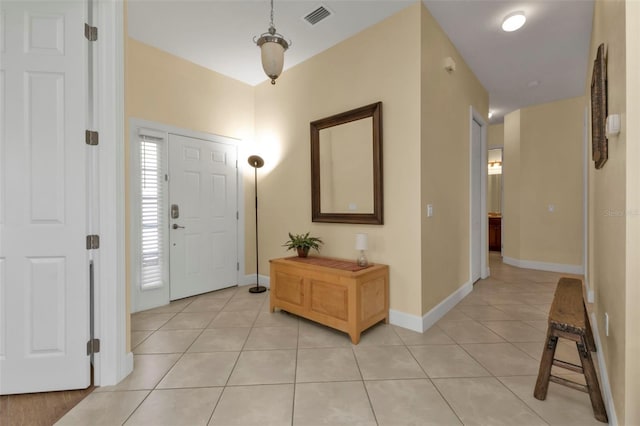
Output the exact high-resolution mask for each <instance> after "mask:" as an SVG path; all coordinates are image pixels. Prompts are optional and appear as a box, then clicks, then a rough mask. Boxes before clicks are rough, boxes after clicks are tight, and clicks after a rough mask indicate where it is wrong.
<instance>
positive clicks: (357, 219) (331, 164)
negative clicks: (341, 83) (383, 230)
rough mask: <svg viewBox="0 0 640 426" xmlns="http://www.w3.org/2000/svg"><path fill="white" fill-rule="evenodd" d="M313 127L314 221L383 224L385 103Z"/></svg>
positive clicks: (321, 121) (325, 120)
mask: <svg viewBox="0 0 640 426" xmlns="http://www.w3.org/2000/svg"><path fill="white" fill-rule="evenodd" d="M310 127H311V220H312V221H313V222H330V223H366V224H372V225H382V224H383V223H384V220H383V201H382V200H383V191H382V102H376V103H374V104H371V105H366V106H363V107H360V108H356V109H354V110H351V111H347V112H343V113H340V114H336V115H332V116H330V117H326V118H323V119H320V120H315V121H313V122H311V123H310Z"/></svg>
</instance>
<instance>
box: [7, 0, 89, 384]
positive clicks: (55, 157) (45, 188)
mask: <svg viewBox="0 0 640 426" xmlns="http://www.w3.org/2000/svg"><path fill="white" fill-rule="evenodd" d="M1 8H2V17H1V18H0V23H1V24H2V29H1V31H0V33H1V34H2V42H1V43H0V45H2V60H1V61H0V62H1V66H2V70H1V75H0V89H1V92H2V93H1V96H0V98H1V99H2V100H1V103H0V108H1V110H0V112H1V113H0V124H1V129H2V131H0V169H1V172H0V201H1V204H0V322H1V323H0V373H1V374H0V393H2V394H11V393H23V392H38V391H47V390H62V389H77V388H86V387H87V386H88V385H89V381H90V376H89V357H88V356H87V354H86V343H87V340H88V335H89V332H88V329H89V319H88V318H89V313H88V311H89V296H88V254H87V253H88V252H87V250H86V248H85V236H86V233H87V232H86V231H87V198H86V197H87V196H86V193H87V187H86V183H85V182H86V180H87V179H86V177H87V167H86V164H87V159H86V157H87V151H86V150H87V147H86V145H85V144H84V129H85V124H86V114H85V105H86V68H87V55H86V40H85V39H84V37H83V26H84V21H85V19H84V17H85V14H86V4H85V3H84V2H65V3H61V2H31V1H29V2H24V1H18V2H2V4H1ZM9 105H10V108H7V106H9Z"/></svg>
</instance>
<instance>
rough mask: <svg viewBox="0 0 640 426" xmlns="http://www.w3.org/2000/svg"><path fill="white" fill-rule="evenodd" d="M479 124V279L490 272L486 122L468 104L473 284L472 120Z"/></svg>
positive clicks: (470, 260) (471, 279) (470, 250)
mask: <svg viewBox="0 0 640 426" xmlns="http://www.w3.org/2000/svg"><path fill="white" fill-rule="evenodd" d="M474 121H476V122H477V123H478V124H480V212H478V213H479V214H480V215H481V222H480V223H481V224H482V223H484V224H485V226H482V225H481V226H480V279H484V278H487V277H488V276H489V274H490V271H489V264H488V262H487V258H488V252H489V246H488V244H489V243H488V235H487V232H488V230H487V225H486V224H487V220H488V219H487V217H488V213H487V123H486V121H485V120H484V118H483V116H482V115H481V114H480V113H479V112H478V111H477V110H476V109H475V108H474V107H473V106H469V282H470V283H471V284H473V277H472V272H471V271H472V269H473V265H472V261H473V241H472V240H471V235H472V232H471V229H472V226H473V216H472V213H473V208H472V206H473V201H472V200H473V175H472V170H473V168H472V164H471V163H472V161H473V122H474Z"/></svg>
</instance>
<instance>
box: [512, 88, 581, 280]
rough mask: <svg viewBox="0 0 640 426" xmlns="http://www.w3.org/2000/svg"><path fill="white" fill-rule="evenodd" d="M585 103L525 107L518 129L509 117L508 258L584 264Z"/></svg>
mask: <svg viewBox="0 0 640 426" xmlns="http://www.w3.org/2000/svg"><path fill="white" fill-rule="evenodd" d="M584 102H585V101H584V98H583V97H578V98H572V99H566V100H562V101H557V102H552V103H547V104H543V105H537V106H533V107H529V108H523V109H521V110H520V111H519V114H518V115H519V129H518V120H517V119H516V116H515V115H514V116H512V115H513V114H509V115H508V116H507V118H505V165H504V167H505V171H504V180H505V194H504V197H505V204H506V208H507V209H508V210H505V229H504V234H505V235H504V236H505V238H506V241H507V242H508V243H506V244H505V251H504V255H505V257H509V258H513V259H517V260H520V261H530V262H543V263H554V264H561V265H571V266H576V267H580V266H581V265H582V263H583V262H582V252H583V235H582V234H583V226H582V224H583V195H582V194H583V182H582V176H583V173H582V171H583V166H582V162H583V140H584V135H583V122H584V119H583V117H584ZM518 130H519V132H518ZM507 132H508V137H507V136H506V134H507ZM518 133H519V134H518ZM518 141H519V144H518ZM518 153H519V155H518ZM518 157H519V158H518ZM512 161H513V163H512ZM516 167H517V170H516ZM516 182H517V186H516V185H515V183H516ZM549 205H553V206H554V207H553V208H554V211H553V212H550V211H549ZM516 215H517V216H518V217H517V218H514V216H516ZM512 219H515V220H512ZM518 221H519V223H518ZM511 234H514V235H511ZM518 240H519V241H518ZM518 246H519V247H518Z"/></svg>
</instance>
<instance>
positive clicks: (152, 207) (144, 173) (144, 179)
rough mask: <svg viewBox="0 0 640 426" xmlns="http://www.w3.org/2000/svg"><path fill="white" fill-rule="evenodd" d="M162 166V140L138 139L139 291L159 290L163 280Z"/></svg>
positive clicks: (163, 192)
mask: <svg viewBox="0 0 640 426" xmlns="http://www.w3.org/2000/svg"><path fill="white" fill-rule="evenodd" d="M163 164H164V158H163V140H162V139H158V138H155V137H150V136H146V135H140V203H141V204H140V220H141V223H140V230H141V235H140V248H141V251H142V252H141V262H142V265H141V268H140V271H141V276H140V287H141V288H142V289H143V290H145V289H151V288H157V287H161V286H162V285H163V284H164V278H165V274H164V271H165V264H164V263H165V258H164V256H163V252H164V247H165V240H166V234H167V228H166V218H165V214H164V209H163V206H164V203H165V193H166V191H165V179H164V171H163Z"/></svg>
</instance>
